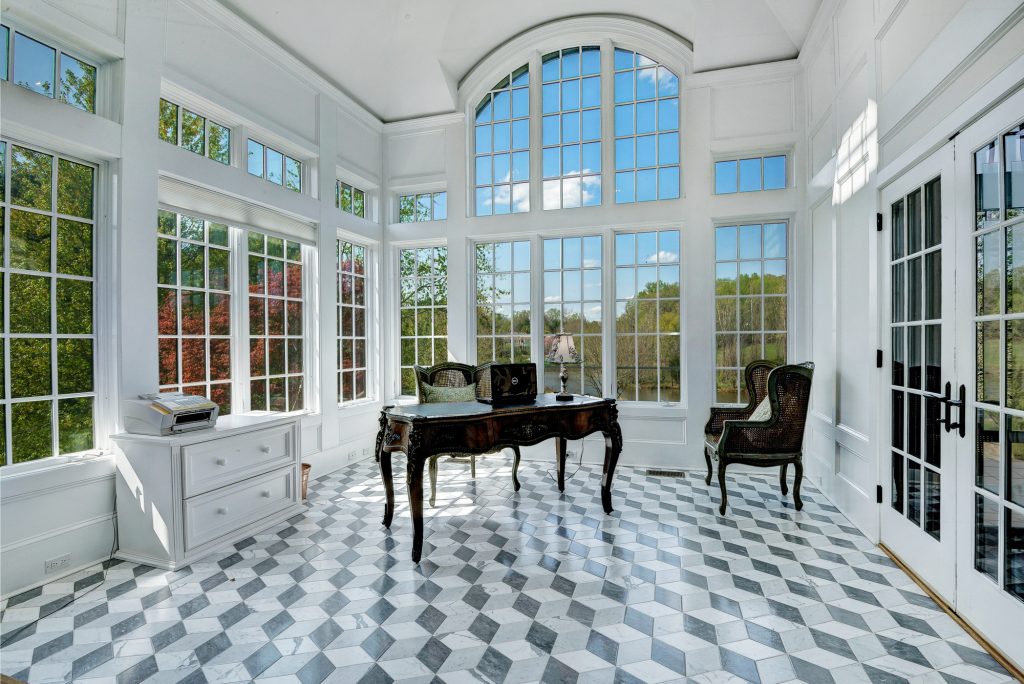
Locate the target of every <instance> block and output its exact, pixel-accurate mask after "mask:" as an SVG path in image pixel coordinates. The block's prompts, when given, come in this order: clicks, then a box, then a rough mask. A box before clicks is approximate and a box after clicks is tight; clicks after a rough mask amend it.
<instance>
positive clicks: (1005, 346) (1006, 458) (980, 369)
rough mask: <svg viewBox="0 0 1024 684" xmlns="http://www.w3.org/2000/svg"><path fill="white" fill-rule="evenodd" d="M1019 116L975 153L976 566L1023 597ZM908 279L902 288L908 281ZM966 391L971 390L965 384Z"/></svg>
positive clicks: (1022, 145) (1023, 292) (1023, 190)
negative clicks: (1017, 122) (1017, 121)
mask: <svg viewBox="0 0 1024 684" xmlns="http://www.w3.org/2000/svg"><path fill="white" fill-rule="evenodd" d="M1022 160H1024V123H1022V124H1020V125H1018V126H1016V127H1015V128H1013V129H1011V130H1009V131H1007V132H1005V133H1004V134H1003V135H1002V136H1000V137H999V138H996V139H995V140H993V141H991V142H990V143H989V144H987V145H985V146H984V147H982V148H981V149H979V150H978V151H977V152H976V153H975V155H974V172H975V182H974V183H975V185H974V193H975V197H974V201H975V226H974V241H975V254H976V264H977V273H976V281H975V297H974V299H975V312H974V326H975V359H976V362H975V363H976V368H975V378H976V380H975V386H974V390H973V391H974V393H975V397H974V408H975V413H974V415H973V416H970V418H969V419H972V420H974V421H975V457H974V458H975V461H974V462H975V465H974V491H973V494H974V502H973V503H974V530H975V533H974V567H975V569H976V570H977V571H978V572H981V573H984V574H985V575H988V576H989V577H990V578H991V579H992V581H993V582H996V583H997V584H998V585H999V586H1001V587H1003V589H1005V590H1006V592H1007V593H1008V594H1009V595H1011V596H1015V597H1016V598H1018V599H1020V600H1024V161H1022ZM909 287H910V286H909V285H908V289H909ZM968 391H970V390H968Z"/></svg>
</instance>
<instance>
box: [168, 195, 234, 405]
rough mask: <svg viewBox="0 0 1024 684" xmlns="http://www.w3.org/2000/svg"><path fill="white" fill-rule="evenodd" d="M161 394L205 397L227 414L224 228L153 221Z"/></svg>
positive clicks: (174, 217) (227, 255)
mask: <svg viewBox="0 0 1024 684" xmlns="http://www.w3.org/2000/svg"><path fill="white" fill-rule="evenodd" d="M157 234H158V235H157V283H158V287H157V332H158V337H159V367H160V390H161V391H182V392H186V393H188V394H200V395H203V396H206V397H209V398H210V399H211V400H213V401H215V402H217V403H218V404H219V405H220V410H221V413H225V414H226V413H231V406H232V397H231V246H230V245H231V241H230V237H229V230H228V227H227V226H226V225H224V224H221V223H212V222H210V221H204V220H203V219H201V218H199V217H196V216H186V215H183V214H176V213H173V212H169V211H160V212H159V214H158V216H157Z"/></svg>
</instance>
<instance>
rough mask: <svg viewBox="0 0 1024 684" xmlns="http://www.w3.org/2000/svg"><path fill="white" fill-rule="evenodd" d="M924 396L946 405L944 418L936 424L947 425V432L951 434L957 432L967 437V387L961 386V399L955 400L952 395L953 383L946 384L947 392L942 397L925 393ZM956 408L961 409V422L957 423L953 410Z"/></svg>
mask: <svg viewBox="0 0 1024 684" xmlns="http://www.w3.org/2000/svg"><path fill="white" fill-rule="evenodd" d="M923 394H924V395H925V396H926V397H929V398H932V399H938V400H939V401H941V402H942V403H943V405H944V414H943V417H942V418H939V419H938V420H937V421H935V422H937V423H939V424H940V425H945V426H946V432H949V431H951V430H957V431H958V432H959V433H960V436H961V437H965V436H966V435H967V421H966V420H965V418H964V407H965V406H966V405H967V388H966V387H964V386H963V385H960V397H959V399H954V398H953V396H952V394H953V385H952V384H951V383H948V382H947V383H946V387H945V392H944V393H943V394H941V395H939V394H935V393H933V392H924V393H923ZM954 408H956V409H959V412H960V413H959V418H960V420H958V421H957V422H955V423H954V422H953V409H954Z"/></svg>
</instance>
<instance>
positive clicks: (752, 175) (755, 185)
mask: <svg viewBox="0 0 1024 684" xmlns="http://www.w3.org/2000/svg"><path fill="white" fill-rule="evenodd" d="M788 166H789V158H788V156H787V155H785V154H772V155H765V156H753V157H744V158H742V159H721V160H718V161H716V162H715V168H714V179H715V194H716V195H731V194H734V193H737V192H760V191H761V190H783V189H785V188H786V185H787V180H786V179H787V178H788V175H787V174H788V173H789V171H788ZM769 174H771V175H772V176H773V177H775V176H778V175H780V174H781V176H782V182H781V184H780V183H778V182H776V181H774V180H772V181H769V180H768V178H767V177H768V175H769Z"/></svg>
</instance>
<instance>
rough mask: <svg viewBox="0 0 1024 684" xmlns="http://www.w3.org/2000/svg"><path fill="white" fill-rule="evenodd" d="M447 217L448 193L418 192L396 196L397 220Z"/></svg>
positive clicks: (412, 221)
mask: <svg viewBox="0 0 1024 684" xmlns="http://www.w3.org/2000/svg"><path fill="white" fill-rule="evenodd" d="M447 218H448V193H447V192H446V191H444V190H441V191H440V192H420V193H416V194H410V195H402V196H401V197H399V198H398V222H399V223H420V222H423V221H444V220H445V219H447Z"/></svg>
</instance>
